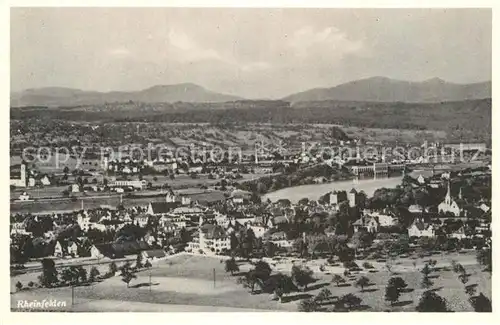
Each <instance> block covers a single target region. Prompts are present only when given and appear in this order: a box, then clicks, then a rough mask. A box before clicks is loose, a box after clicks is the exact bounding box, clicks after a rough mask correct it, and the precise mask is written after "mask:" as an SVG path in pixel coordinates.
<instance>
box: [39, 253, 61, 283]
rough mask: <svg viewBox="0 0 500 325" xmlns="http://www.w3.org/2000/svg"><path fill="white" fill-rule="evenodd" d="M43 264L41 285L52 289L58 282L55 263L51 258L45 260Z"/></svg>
mask: <svg viewBox="0 0 500 325" xmlns="http://www.w3.org/2000/svg"><path fill="white" fill-rule="evenodd" d="M41 263H42V274H41V275H40V277H39V280H40V284H41V285H42V286H44V287H49V288H50V287H52V286H53V285H54V284H55V283H57V281H58V279H57V270H56V267H55V263H54V261H53V260H51V259H50V258H44V259H43V260H42V262H41Z"/></svg>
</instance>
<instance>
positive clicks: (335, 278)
mask: <svg viewBox="0 0 500 325" xmlns="http://www.w3.org/2000/svg"><path fill="white" fill-rule="evenodd" d="M332 282H335V284H336V285H337V287H338V286H340V284H341V283H345V279H344V278H343V277H342V276H340V275H338V274H335V275H334V276H333V278H332Z"/></svg>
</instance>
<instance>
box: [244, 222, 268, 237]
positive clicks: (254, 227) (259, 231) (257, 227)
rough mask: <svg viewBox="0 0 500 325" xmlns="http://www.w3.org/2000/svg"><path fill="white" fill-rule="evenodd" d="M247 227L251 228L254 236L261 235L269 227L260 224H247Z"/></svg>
mask: <svg viewBox="0 0 500 325" xmlns="http://www.w3.org/2000/svg"><path fill="white" fill-rule="evenodd" d="M248 228H250V229H252V231H253V233H254V235H255V237H256V238H260V237H262V236H263V235H264V234H265V233H266V231H267V230H268V229H269V228H267V227H266V226H265V225H262V224H248Z"/></svg>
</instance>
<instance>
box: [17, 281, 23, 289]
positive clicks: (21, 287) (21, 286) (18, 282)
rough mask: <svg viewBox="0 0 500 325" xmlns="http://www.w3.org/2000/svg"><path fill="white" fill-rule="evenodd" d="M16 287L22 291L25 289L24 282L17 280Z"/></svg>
mask: <svg viewBox="0 0 500 325" xmlns="http://www.w3.org/2000/svg"><path fill="white" fill-rule="evenodd" d="M16 289H17V291H21V290H22V289H23V284H22V283H21V281H17V282H16Z"/></svg>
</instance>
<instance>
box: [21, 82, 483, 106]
mask: <svg viewBox="0 0 500 325" xmlns="http://www.w3.org/2000/svg"><path fill="white" fill-rule="evenodd" d="M484 98H491V81H487V82H480V83H472V84H455V83H451V82H447V81H444V80H442V79H439V78H434V79H429V80H426V81H422V82H413V81H402V80H394V79H390V78H385V77H372V78H367V79H361V80H357V81H352V82H348V83H344V84H341V85H338V86H336V87H331V88H314V89H310V90H307V91H304V92H299V93H295V94H292V95H289V96H287V97H285V98H283V99H282V100H284V101H288V102H292V103H295V102H307V101H327V100H334V101H355V102H389V103H390V102H407V103H436V102H445V101H462V100H472V99H484ZM243 99H244V98H242V97H238V96H232V95H226V94H221V93H217V92H213V91H210V90H207V89H205V88H203V87H201V86H199V85H195V84H192V83H183V84H175V85H159V86H153V87H151V88H147V89H144V90H140V91H129V92H125V91H112V92H98V91H84V90H80V89H72V88H62V87H47V88H36V89H27V90H25V91H22V92H19V93H12V94H11V107H21V106H49V107H57V106H77V105H102V104H105V103H117V102H119V103H122V102H129V101H134V102H142V103H174V102H187V103H221V102H230V101H238V100H243Z"/></svg>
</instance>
